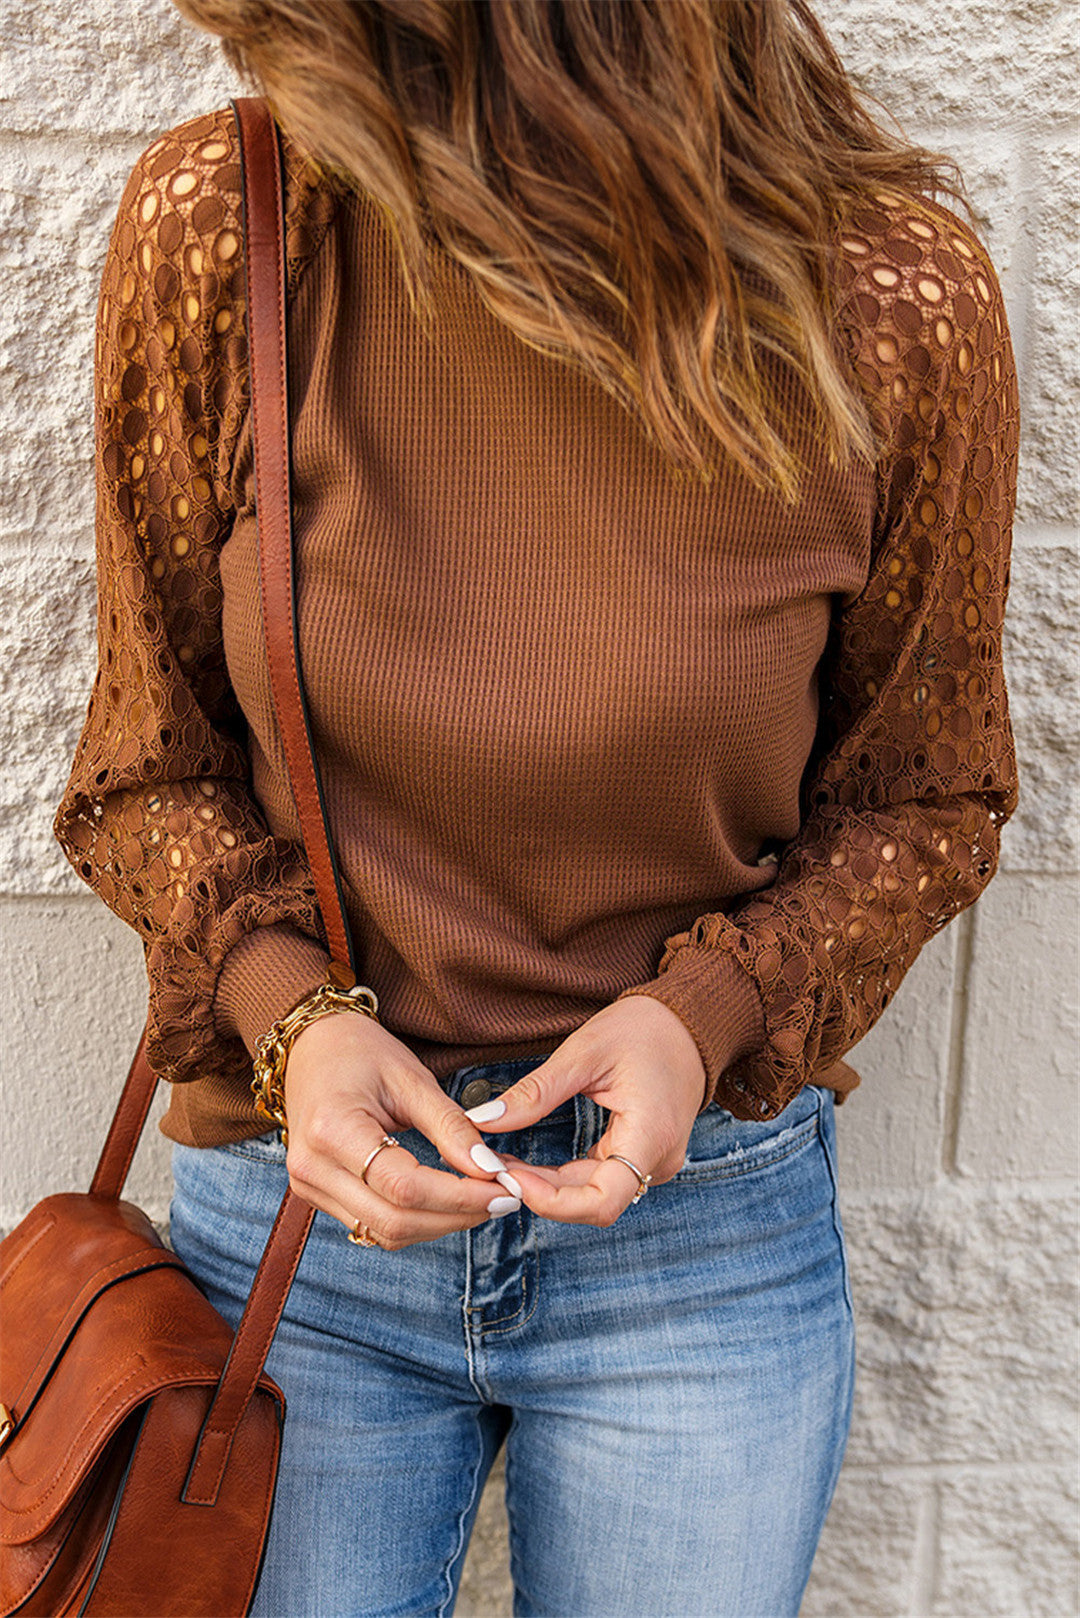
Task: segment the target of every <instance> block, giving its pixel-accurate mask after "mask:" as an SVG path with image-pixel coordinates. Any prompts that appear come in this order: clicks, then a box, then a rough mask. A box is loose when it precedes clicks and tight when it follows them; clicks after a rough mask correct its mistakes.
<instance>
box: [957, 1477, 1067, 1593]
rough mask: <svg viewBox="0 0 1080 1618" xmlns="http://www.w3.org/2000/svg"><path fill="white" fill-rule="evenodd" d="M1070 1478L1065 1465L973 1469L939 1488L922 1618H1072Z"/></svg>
mask: <svg viewBox="0 0 1080 1618" xmlns="http://www.w3.org/2000/svg"><path fill="white" fill-rule="evenodd" d="M1077 1506H1078V1500H1077V1479H1076V1470H1075V1468H1074V1467H1072V1466H1067V1465H1066V1466H1060V1467H1046V1468H1038V1469H1036V1468H1033V1467H1016V1468H1009V1469H1008V1470H1005V1471H1002V1472H997V1471H991V1470H987V1469H983V1468H980V1469H978V1470H976V1469H974V1468H972V1469H971V1470H968V1471H964V1472H961V1473H959V1474H957V1475H956V1476H954V1477H948V1478H943V1479H942V1481H941V1484H940V1486H939V1494H938V1509H939V1512H940V1540H939V1545H940V1562H939V1567H938V1573H937V1578H936V1580H935V1581H934V1589H933V1591H932V1594H931V1602H930V1604H929V1605H928V1607H927V1618H956V1614H957V1613H979V1614H980V1615H983V1618H1018V1615H1020V1614H1023V1618H1072V1615H1073V1614H1075V1613H1076V1612H1080V1584H1078V1582H1077V1576H1076V1560H1075V1558H1076V1523H1077Z"/></svg>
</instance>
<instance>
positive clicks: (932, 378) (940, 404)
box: [54, 108, 1018, 1145]
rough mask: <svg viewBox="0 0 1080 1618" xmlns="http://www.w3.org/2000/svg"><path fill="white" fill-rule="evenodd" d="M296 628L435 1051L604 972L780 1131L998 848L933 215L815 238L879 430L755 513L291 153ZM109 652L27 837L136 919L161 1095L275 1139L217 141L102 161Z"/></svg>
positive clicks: (880, 211)
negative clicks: (430, 285)
mask: <svg viewBox="0 0 1080 1618" xmlns="http://www.w3.org/2000/svg"><path fill="white" fill-rule="evenodd" d="M285 149H286V170H287V173H286V214H287V235H288V261H289V263H288V299H289V317H290V331H289V362H290V367H291V373H290V416H291V421H292V424H293V453H294V508H295V541H296V558H297V571H298V589H299V618H300V652H301V663H302V668H303V671H304V676H305V683H306V687H307V691H308V696H309V700H310V704H311V709H312V719H313V726H314V735H315V744H316V750H317V753H318V757H319V760H320V764H321V767H322V771H323V776H324V784H325V789H326V794H327V800H328V806H329V813H330V821H331V827H332V831H333V837H334V841H335V846H336V850H337V853H338V857H339V860H340V864H341V870H342V876H343V885H344V894H345V899H346V904H347V910H348V919H349V922H350V926H351V928H352V930H353V936H354V938H355V940H356V942H357V950H358V958H359V962H360V970H361V978H362V981H364V982H366V983H368V984H370V985H371V986H372V987H373V988H374V989H375V991H376V992H377V994H378V996H379V1001H380V1017H381V1020H382V1021H383V1022H384V1023H385V1025H386V1026H387V1027H388V1028H389V1029H390V1031H391V1032H393V1033H394V1034H395V1035H396V1036H397V1037H399V1038H400V1039H402V1040H403V1041H404V1042H405V1043H406V1044H407V1045H409V1046H410V1048H411V1049H412V1050H414V1051H415V1052H416V1053H417V1055H418V1056H419V1057H420V1059H421V1060H422V1061H424V1062H425V1063H426V1064H427V1065H428V1066H429V1067H430V1069H431V1070H432V1072H434V1073H435V1074H436V1075H437V1076H439V1077H445V1076H446V1075H448V1074H450V1073H451V1072H452V1071H453V1070H454V1069H456V1068H458V1067H462V1066H466V1065H471V1064H475V1063H483V1062H493V1061H497V1060H500V1059H503V1058H509V1057H515V1056H516V1057H521V1056H529V1055H536V1054H541V1053H546V1052H549V1051H552V1050H554V1049H555V1048H556V1046H557V1045H558V1044H559V1043H560V1041H561V1040H562V1039H563V1038H565V1036H566V1035H567V1034H568V1033H570V1032H571V1031H572V1030H573V1029H574V1028H575V1027H577V1026H579V1025H580V1024H581V1023H582V1022H584V1021H585V1020H586V1019H587V1018H589V1017H590V1016H592V1015H593V1014H594V1013H595V1012H597V1011H598V1010H600V1008H601V1007H602V1006H604V1005H605V1004H607V1003H609V1002H610V1001H612V1000H613V999H615V998H618V997H620V996H622V995H626V994H649V995H653V996H654V997H656V998H657V999H659V1000H662V1001H664V1002H665V1004H667V1005H668V1006H669V1007H671V1008H672V1010H673V1011H674V1012H676V1013H677V1015H678V1016H679V1017H680V1018H681V1019H682V1020H683V1021H684V1022H685V1024H686V1025H687V1027H688V1028H689V1030H690V1032H691V1033H692V1035H693V1036H694V1038H695V1040H696V1042H697V1044H698V1048H699V1049H700V1051H701V1055H702V1058H703V1061H704V1064H705V1069H706V1073H707V1076H708V1088H707V1092H706V1099H705V1102H704V1103H703V1105H707V1104H708V1103H709V1102H710V1101H715V1102H716V1103H718V1104H719V1105H721V1106H723V1107H725V1108H728V1109H729V1110H730V1111H731V1112H732V1113H734V1114H735V1115H737V1116H739V1117H761V1118H765V1117H772V1116H775V1114H776V1113H777V1112H779V1111H780V1110H781V1109H782V1108H783V1107H784V1106H785V1105H786V1104H787V1103H788V1102H789V1101H790V1100H791V1099H792V1097H793V1095H794V1094H795V1093H796V1092H797V1090H798V1089H799V1088H800V1087H801V1086H802V1085H803V1084H805V1083H807V1082H813V1083H818V1084H824V1085H827V1086H829V1087H830V1088H832V1089H834V1090H835V1091H836V1093H837V1096H838V1098H840V1099H843V1097H844V1095H845V1094H846V1093H847V1092H848V1091H849V1090H850V1089H852V1088H853V1087H854V1086H855V1085H856V1084H857V1083H858V1082H859V1076H858V1074H857V1073H856V1072H855V1071H854V1070H853V1069H852V1068H851V1067H849V1066H848V1065H847V1064H846V1063H845V1062H844V1061H843V1060H842V1058H843V1057H844V1055H845V1054H846V1053H847V1052H848V1051H849V1050H850V1049H851V1047H852V1046H853V1045H855V1044H856V1042H857V1041H858V1040H859V1039H861V1037H862V1036H863V1035H864V1034H865V1033H866V1032H867V1030H868V1029H869V1028H870V1027H871V1026H872V1025H873V1023H874V1022H875V1020H876V1019H877V1018H878V1016H879V1015H880V1014H881V1012H882V1010H883V1008H884V1007H885V1006H886V1005H887V1004H888V1002H889V1000H890V998H891V997H892V995H893V994H894V993H895V992H896V990H897V988H898V987H899V985H900V983H901V981H902V979H903V977H904V975H905V973H906V972H907V970H908V968H909V967H910V966H911V963H912V962H913V961H914V959H915V957H916V956H917V955H918V953H919V951H920V949H921V948H922V946H923V944H924V943H925V942H926V940H927V939H928V938H930V937H931V936H932V935H933V934H935V933H936V932H938V931H940V929H941V928H942V927H944V926H945V925H946V924H947V923H948V922H949V921H950V920H951V919H952V918H953V917H954V916H955V915H957V914H958V912H960V911H961V910H963V909H964V908H965V907H966V906H967V905H969V904H971V903H972V902H973V901H974V900H975V899H976V898H977V897H978V896H979V894H980V893H981V892H982V890H983V888H984V887H985V886H986V884H987V882H989V880H990V879H991V877H992V876H993V874H994V871H995V870H996V867H997V861H998V848H999V835H1000V831H1001V827H1002V824H1003V823H1004V822H1005V821H1006V820H1007V819H1008V817H1009V816H1010V815H1011V813H1012V812H1013V810H1014V808H1015V806H1016V802H1017V772H1016V760H1015V752H1014V746H1013V737H1012V732H1011V728H1010V722H1009V715H1008V702H1007V695H1006V689H1005V684H1004V680H1003V675H1002V659H1001V631H1002V616H1003V612H1004V608H1005V601H1006V593H1007V588H1008V578H1009V550H1010V542H1011V520H1012V511H1013V504H1014V498H1015V480H1016V455H1017V432H1018V403H1017V387H1016V374H1015V368H1014V362H1013V356H1012V350H1011V346H1010V339H1009V332H1008V327H1007V324H1006V316H1005V309H1004V306H1003V302H1002V296H1001V291H1000V287H999V284H998V281H997V278H996V276H995V274H994V270H993V267H992V265H991V264H990V262H989V261H988V259H987V255H986V252H985V249H984V248H983V247H982V245H981V244H980V242H979V241H978V239H977V237H975V236H974V235H973V233H972V232H971V230H970V229H969V227H968V226H967V225H966V224H964V223H962V222H961V221H960V219H959V218H958V217H957V216H956V215H955V214H953V213H952V212H951V211H949V210H947V209H945V208H943V207H941V206H940V205H937V204H935V203H931V202H929V201H921V200H916V199H910V198H901V197H900V196H898V195H893V194H889V193H884V192H883V193H880V194H877V195H875V196H874V197H872V198H870V199H868V200H867V201H866V202H865V203H864V204H862V205H860V206H857V207H853V209H852V211H851V214H850V217H849V219H848V220H847V221H846V222H845V226H844V230H843V235H842V237H840V238H839V249H840V251H839V253H838V257H837V275H838V276H839V278H840V283H841V286H840V291H841V296H842V306H841V313H840V319H839V321H838V323H837V338H838V341H840V342H842V343H843V344H844V345H845V347H846V352H847V354H848V355H849V356H850V360H851V363H852V366H853V367H854V371H855V373H856V374H857V377H858V379H859V383H860V385H861V387H862V388H863V390H864V392H865V395H866V397H867V400H868V403H869V406H870V408H871V412H872V415H873V419H874V420H875V421H876V422H877V423H878V425H879V431H880V434H881V441H882V444H883V446H884V447H883V450H882V453H881V456H880V458H879V462H878V465H877V466H876V467H873V468H871V467H867V466H866V465H861V464H859V463H857V462H855V463H853V465H852V467H851V468H850V469H849V470H846V471H842V470H838V469H837V468H836V467H834V466H832V465H830V462H829V459H828V457H827V455H826V453H825V450H824V448H823V446H822V444H821V442H820V435H819V434H818V432H817V430H816V428H815V426H814V421H813V414H812V411H811V410H810V407H809V403H808V401H807V400H806V399H805V397H803V396H802V395H801V394H800V392H799V388H800V386H801V384H799V383H798V381H797V379H796V378H795V376H794V373H793V372H792V371H791V370H790V369H788V368H786V367H784V366H783V365H782V364H781V363H780V362H777V363H776V366H775V373H774V374H775V385H776V387H777V389H778V390H780V392H781V393H782V395H783V396H784V397H785V398H787V399H790V400H791V401H792V402H793V404H794V406H795V413H796V415H797V418H798V421H799V423H800V426H799V433H800V439H799V443H800V446H801V447H802V449H803V450H804V452H805V453H806V454H808V456H809V459H810V467H811V475H810V477H809V478H808V479H807V482H806V485H805V493H804V498H803V499H802V501H801V502H800V504H799V505H798V507H797V508H795V509H790V508H788V507H786V506H784V505H783V504H782V503H781V502H780V501H778V500H777V499H775V498H774V497H772V496H770V495H767V494H763V493H759V492H757V491H755V490H754V489H753V488H752V487H751V486H750V485H749V484H748V483H747V482H746V480H745V479H744V478H743V477H742V475H741V474H740V473H739V472H738V471H737V470H735V469H732V470H730V471H724V472H723V473H722V475H721V476H719V477H718V478H716V479H715V480H714V481H713V482H711V483H703V482H701V481H700V480H697V481H694V480H692V479H689V478H687V477H686V476H685V475H678V474H677V473H675V472H673V471H672V470H670V469H669V467H668V464H667V463H666V462H665V461H664V460H663V459H662V457H661V455H660V453H659V451H657V450H655V449H654V448H653V447H652V446H651V445H650V444H649V442H648V440H647V438H646V436H645V433H644V430H643V429H642V428H641V426H640V424H637V423H636V422H634V421H633V420H632V419H631V418H630V417H629V415H628V414H627V413H626V412H625V411H624V410H623V409H622V408H621V407H620V406H619V405H618V403H617V402H616V401H615V400H613V399H612V398H611V397H610V396H609V395H607V394H606V393H605V392H604V391H603V389H602V388H600V386H599V385H598V384H597V383H596V382H595V381H594V380H592V379H590V378H589V377H588V376H587V375H586V374H585V373H584V372H583V371H581V370H580V369H578V368H575V367H571V366H568V365H565V364H562V363H560V362H558V361H556V360H554V359H552V358H550V357H548V356H544V355H541V354H540V353H539V352H538V351H536V350H534V349H532V348H530V347H529V346H528V345H526V344H524V343H522V342H521V341H520V340H519V339H518V338H517V337H515V335H514V334H513V333H512V332H511V331H509V329H508V328H506V327H505V326H504V325H503V324H502V323H501V322H500V321H498V320H497V319H496V318H495V317H494V316H493V315H492V314H490V312H488V311H487V310H486V308H485V306H484V305H483V303H482V301H481V299H480V297H479V294H478V292H477V290H476V288H475V285H474V283H473V282H472V281H471V278H470V277H469V275H468V273H467V272H466V271H465V270H464V269H463V268H462V267H461V266H459V265H457V264H456V262H455V261H454V260H452V259H451V258H450V257H449V255H446V254H442V253H441V252H440V250H439V249H435V256H436V282H437V296H438V299H439V310H440V316H439V320H438V322H437V324H436V330H435V332H434V334H433V335H432V336H427V335H425V334H424V332H423V329H422V328H421V326H420V324H419V322H418V321H417V320H416V318H415V316H414V315H413V313H412V311H411V308H410V305H409V301H408V297H407V294H406V292H405V289H404V285H403V283H402V281H401V278H400V273H399V271H398V268H397V262H396V258H395V254H394V250H393V245H392V240H391V238H390V235H389V232H388V230H387V228H386V225H385V223H384V221H383V219H382V217H381V215H380V212H379V210H378V208H377V207H376V206H375V205H374V204H373V202H372V201H371V199H370V198H368V197H367V196H366V195H365V194H363V193H355V192H350V191H348V190H347V189H346V188H344V187H342V186H340V185H334V184H332V183H331V182H329V181H327V180H325V179H321V178H320V177H319V175H318V174H317V172H316V171H315V169H314V168H313V166H312V165H310V164H309V163H308V162H307V161H306V159H305V157H304V155H303V153H302V152H301V151H300V150H299V148H297V147H296V146H295V145H294V144H293V143H292V142H291V141H288V140H287V141H286V145H285ZM95 377H96V422H97V558H98V580H99V602H98V651H99V663H100V666H99V672H98V675H97V678H96V680H95V682H94V686H93V691H92V693H91V697H90V703H89V708H88V712H87V715H86V720H85V724H84V727H83V731H82V735H81V738H80V741H79V744H78V749H77V752H76V754H75V759H74V763H73V766H72V770H71V776H70V780H69V783H68V786H67V788H66V790H65V793H64V796H63V799H62V801H61V803H60V805H59V809H58V811H57V814H56V819H55V827H54V829H55V833H56V836H57V838H58V839H59V841H60V844H61V846H62V848H63V850H64V852H65V854H66V855H67V858H68V859H69V860H70V861H71V863H72V865H73V866H74V868H75V870H76V871H77V872H78V873H79V875H80V876H81V877H82V878H83V880H84V881H85V882H87V883H88V884H89V885H90V887H91V888H93V890H94V891H95V892H96V893H97V894H98V895H99V896H100V897H101V898H102V900H104V902H105V903H106V904H107V905H108V906H109V907H110V908H111V909H112V910H114V911H115V912H116V914H117V915H119V916H121V917H122V918H123V919H124V920H125V921H127V922H129V923H130V924H131V925H132V926H133V927H134V928H135V929H137V931H138V933H139V935H140V936H141V938H142V940H143V943H144V946H145V953H146V965H147V971H148V980H149V1036H148V1047H147V1050H148V1056H149V1059H150V1062H151V1065H152V1066H153V1067H154V1069H155V1070H156V1071H157V1072H158V1073H159V1074H160V1075H161V1076H162V1077H163V1078H165V1079H167V1080H170V1081H172V1082H173V1085H174V1088H173V1090H172V1093H171V1104H170V1108H169V1112H168V1114H167V1117H166V1119H165V1122H164V1124H163V1128H164V1130H165V1133H166V1134H167V1135H170V1136H171V1137H172V1138H173V1139H174V1140H178V1141H183V1142H187V1143H191V1144H196V1145H211V1144H214V1143H217V1142H223V1141H226V1140H233V1139H239V1138H241V1137H243V1136H245V1135H251V1134H258V1133H260V1132H261V1131H262V1130H263V1129H264V1128H265V1123H264V1122H263V1121H262V1120H260V1118H259V1117H258V1115H257V1114H256V1113H255V1111H254V1105H253V1099H252V1096H251V1094H250V1089H249V1086H250V1080H251V1063H250V1057H251V1053H252V1052H253V1050H254V1047H255V1044H256V1042H257V1040H258V1038H259V1036H260V1035H261V1034H262V1033H263V1032H264V1031H265V1029H266V1028H267V1027H268V1026H269V1025H270V1023H271V1022H272V1021H274V1019H275V1018H276V1017H278V1016H279V1015H281V1014H282V1013H283V1012H284V1011H286V1010H287V1009H288V1008H289V1007H291V1006H292V1005H293V1004H294V1002H295V1001H297V1000H298V999H299V998H300V997H301V996H302V995H304V994H305V993H306V992H307V991H308V990H309V989H311V988H312V987H314V986H315V984H316V983H317V982H319V981H320V979H321V978H322V975H323V969H324V966H325V964H326V962H327V960H328V959H329V956H328V954H327V951H326V949H325V947H324V940H325V935H324V932H323V928H322V924H321V920H320V916H319V913H318V909H317V905H316V900H315V892H314V887H313V884H312V880H311V876H310V871H309V869H308V866H307V863H306V859H305V855H304V850H303V845H302V842H301V840H300V831H299V822H298V820H297V816H296V813H295V810H294V807H293V804H292V801H291V798H290V794H289V789H288V784H287V778H286V774H285V766H284V757H283V752H282V746H281V740H280V736H279V733H278V729H277V726H276V723H275V719H274V715H273V711H272V707H271V701H270V690H269V683H268V677H267V667H266V658H265V653H264V647H263V636H262V623H261V617H260V607H259V590H258V567H257V555H256V543H255V519H254V492H253V469H252V442H251V419H250V411H249V391H248V371H247V354H246V347H245V325H244V279H243V240H242V233H241V216H240V171H239V168H238V148H237V136H236V131H235V126H234V122H233V116H232V112H231V110H230V109H228V108H225V109H222V110H219V111H216V112H214V113H211V114H210V115H208V116H206V117H201V118H197V119H195V120H193V121H190V122H187V123H185V124H183V125H181V126H180V127H178V128H176V129H173V130H172V131H170V132H169V133H167V134H165V135H163V136H162V137H161V138H160V139H159V140H156V141H155V142H154V143H153V144H152V145H151V146H150V147H149V148H148V149H147V151H145V152H144V154H143V156H142V157H141V158H140V159H139V161H138V163H137V164H136V166H135V168H134V170H133V172H132V174H131V177H130V180H129V182H128V185H127V188H126V190H125V192H124V195H123V198H122V200H121V203H120V207H119V213H118V217H117V219H116V223H115V227H114V230H113V233H112V237H111V241H110V243H109V247H108V254H107V260H106V264H105V269H104V274H103V279H102V285H101V300H100V307H99V314H98V333H97V350H96V367H95Z"/></svg>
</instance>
